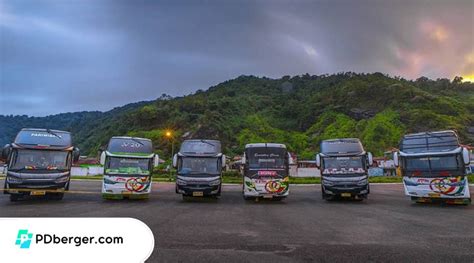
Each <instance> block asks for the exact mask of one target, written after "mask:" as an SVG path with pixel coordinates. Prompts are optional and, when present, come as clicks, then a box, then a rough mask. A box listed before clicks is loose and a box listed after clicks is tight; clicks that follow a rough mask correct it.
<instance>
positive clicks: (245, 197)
mask: <svg viewBox="0 0 474 263" xmlns="http://www.w3.org/2000/svg"><path fill="white" fill-rule="evenodd" d="M243 197H244V200H245V201H252V200H254V199H255V197H251V196H245V195H244V196H243Z"/></svg>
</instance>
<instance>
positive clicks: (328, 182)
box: [323, 180, 334, 186]
mask: <svg viewBox="0 0 474 263" xmlns="http://www.w3.org/2000/svg"><path fill="white" fill-rule="evenodd" d="M323 185H327V186H333V185H334V183H333V182H331V181H328V180H323Z"/></svg>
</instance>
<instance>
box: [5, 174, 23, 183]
mask: <svg viewBox="0 0 474 263" xmlns="http://www.w3.org/2000/svg"><path fill="white" fill-rule="evenodd" d="M7 182H8V183H10V184H21V183H22V182H23V180H22V179H20V178H18V177H14V176H7Z"/></svg>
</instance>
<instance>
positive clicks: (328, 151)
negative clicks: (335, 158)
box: [321, 138, 365, 155]
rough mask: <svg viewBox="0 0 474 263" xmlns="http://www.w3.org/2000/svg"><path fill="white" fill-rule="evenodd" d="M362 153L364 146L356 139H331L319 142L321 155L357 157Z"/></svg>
mask: <svg viewBox="0 0 474 263" xmlns="http://www.w3.org/2000/svg"><path fill="white" fill-rule="evenodd" d="M364 152H365V150H364V146H362V143H361V142H360V140H359V139H357V138H341V139H331V140H324V141H322V142H321V153H322V154H324V155H359V154H363V153H364Z"/></svg>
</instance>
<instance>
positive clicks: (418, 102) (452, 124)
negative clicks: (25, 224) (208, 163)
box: [0, 72, 474, 158]
mask: <svg viewBox="0 0 474 263" xmlns="http://www.w3.org/2000/svg"><path fill="white" fill-rule="evenodd" d="M0 122H1V123H2V125H1V127H0V143H6V142H9V141H11V140H12V138H13V137H14V135H15V133H16V132H17V131H18V130H19V129H20V128H22V127H48V128H56V129H66V130H70V131H72V132H73V133H74V134H73V135H74V139H75V142H76V144H77V145H78V146H79V147H80V148H81V149H82V150H83V152H85V153H89V154H96V152H97V150H98V149H99V147H100V146H101V145H104V144H106V143H107V140H108V138H110V136H113V135H126V134H128V135H133V136H142V137H148V138H151V139H152V140H153V141H154V143H155V145H156V147H157V151H158V152H159V153H161V154H164V156H169V155H170V150H171V146H170V141H169V139H167V138H166V136H164V133H165V131H166V130H172V131H173V132H174V136H175V140H176V141H177V144H176V146H177V145H178V144H179V141H181V140H182V139H183V138H191V137H194V138H197V137H200V138H215V139H220V140H221V141H222V142H223V145H224V147H225V150H226V153H227V154H228V155H233V154H238V153H241V152H242V150H243V146H244V145H245V144H246V143H251V142H262V141H273V142H282V143H286V144H287V145H288V146H289V148H290V150H292V151H294V152H296V153H298V154H299V155H300V156H301V157H302V158H313V157H314V154H315V152H316V151H317V150H318V147H319V142H320V141H321V140H322V139H327V138H336V137H358V138H360V139H361V140H362V141H363V143H364V145H365V146H366V148H367V149H368V150H370V151H372V152H374V153H375V154H376V155H380V154H382V153H383V152H384V151H385V150H388V149H390V148H392V147H397V145H398V141H399V139H400V137H401V136H402V135H403V134H404V133H407V132H417V131H426V130H439V129H455V130H457V131H458V132H459V134H460V135H461V137H462V140H463V142H464V143H466V144H467V143H473V142H474V134H473V133H472V132H473V131H472V129H473V127H474V84H471V83H462V82H460V81H459V79H455V80H454V81H450V80H447V79H438V80H430V79H427V78H420V79H417V80H416V81H408V80H404V79H401V78H392V77H389V76H386V75H383V74H381V73H374V74H355V73H350V72H349V73H340V74H335V75H321V76H311V75H308V74H306V75H302V76H295V77H290V76H284V77H282V78H280V79H269V78H258V77H254V76H241V77H238V78H236V79H233V80H229V81H226V82H223V83H220V84H218V85H216V86H213V87H210V88H209V89H208V90H207V91H201V90H200V91H197V92H196V93H194V94H191V95H188V96H184V97H177V98H171V97H169V96H165V95H163V96H162V97H160V98H158V99H157V100H155V101H151V102H140V103H135V104H130V105H126V106H124V107H121V108H116V109H114V110H111V111H109V112H105V113H101V112H79V113H66V114H58V115H53V116H48V117H41V118H37V117H36V118H35V117H26V116H0ZM469 131H471V133H469Z"/></svg>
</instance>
